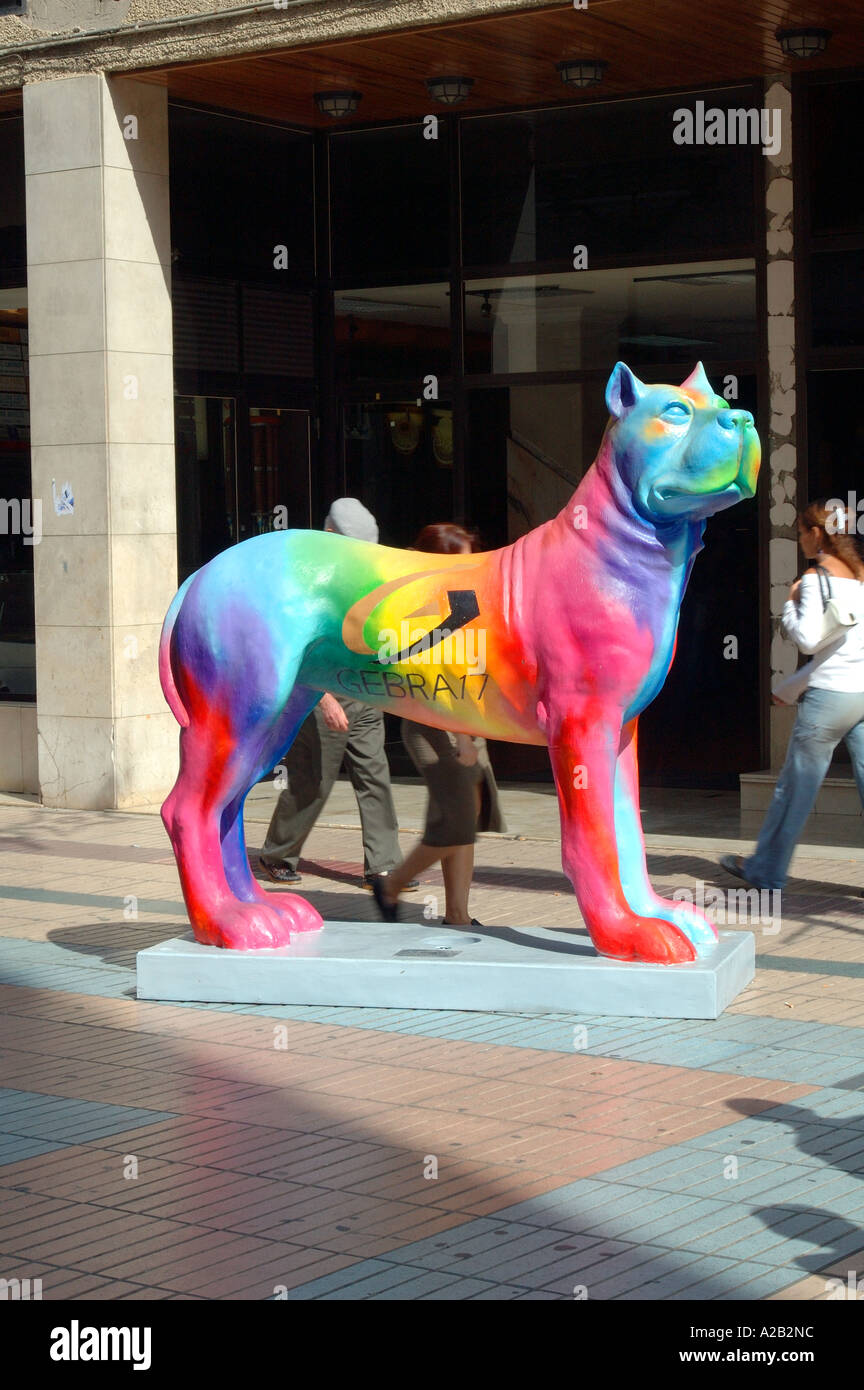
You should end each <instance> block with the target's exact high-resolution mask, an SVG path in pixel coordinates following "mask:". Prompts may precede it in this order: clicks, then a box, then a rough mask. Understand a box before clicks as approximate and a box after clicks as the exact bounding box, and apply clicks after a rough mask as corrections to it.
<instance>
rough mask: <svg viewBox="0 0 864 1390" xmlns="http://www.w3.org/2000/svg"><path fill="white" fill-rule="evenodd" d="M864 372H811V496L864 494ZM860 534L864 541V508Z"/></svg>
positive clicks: (809, 392) (808, 469) (808, 422)
mask: <svg viewBox="0 0 864 1390" xmlns="http://www.w3.org/2000/svg"><path fill="white" fill-rule="evenodd" d="M862 396H864V371H837V372H809V373H808V375H807V445H808V447H807V495H808V497H842V498H847V497H848V494H849V493H850V492H854V493H857V495H858V496H859V497H861V495H862V488H861V472H862V469H861V460H862V459H864V416H862V414H861V400H862ZM860 525H861V531H860V535H859V539H860V541H861V544H862V546H864V513H862V514H861V520H860Z"/></svg>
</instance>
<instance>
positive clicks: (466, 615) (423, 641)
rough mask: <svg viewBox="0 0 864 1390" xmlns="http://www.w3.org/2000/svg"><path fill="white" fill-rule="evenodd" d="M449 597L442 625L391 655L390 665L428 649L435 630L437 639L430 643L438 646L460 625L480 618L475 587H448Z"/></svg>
mask: <svg viewBox="0 0 864 1390" xmlns="http://www.w3.org/2000/svg"><path fill="white" fill-rule="evenodd" d="M447 598H448V600H449V603H450V612H449V613H448V614H447V616H446V618H444V619H443V620H442V623H441V626H440V627H436V628H432V630H431V631H430V632H427V633H425V634H424V636H423V637H418V639H417V641H416V642H412V644H411V646H410V647H406V648H405V649H404V651H401V652H397V654H396V656H394V657H391V659H390V661H389V662H388V665H391V666H396V665H397V664H398V663H399V662H400V661H407V660H408V658H409V657H412V656H416V655H417V654H418V653H419V652H423V651H427V650H428V646H427V644H429V638H430V637H431V636H432V633H433V632H434V634H435V640H434V642H432V643H431V644H429V645H431V646H436V645H437V644H438V643H439V642H443V641H444V638H445V637H452V636H453V633H454V632H458V631H459V629H460V627H465V626H466V624H467V623H470V622H473V620H474V619H475V618H479V616H480V605H479V603H478V602H477V595H476V593H475V592H474V590H473V589H448V590H447Z"/></svg>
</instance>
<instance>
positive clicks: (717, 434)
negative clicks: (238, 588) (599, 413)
mask: <svg viewBox="0 0 864 1390" xmlns="http://www.w3.org/2000/svg"><path fill="white" fill-rule="evenodd" d="M606 404H607V405H608V407H609V412H610V415H611V416H612V420H611V422H610V433H611V435H612V452H613V459H614V465H615V467H616V468H617V470H618V472H619V474H620V476H621V479H622V481H623V482H624V483H625V485H626V487H627V488H628V489H629V492H630V494H631V497H632V503H633V507H634V508H635V510H636V512H637V513H638V514H639V515H640V516H641V517H642V518H643V519H644V520H646V521H649V522H652V523H654V524H655V525H657V524H667V525H668V524H674V522H676V521H679V522H683V521H699V520H702V519H704V518H705V517H708V516H711V515H713V513H714V512H719V511H722V510H723V509H724V508H725V507H731V506H733V505H734V504H735V503H736V502H740V501H741V500H742V499H743V498H745V497H752V496H753V495H754V493H755V491H756V478H757V475H758V473H759V463H760V458H761V450H760V446H759V436H758V435H757V433H756V429H755V427H754V424H753V416H752V415H751V414H750V412H749V410H737V409H735V410H732V409H730V407H729V403H728V401H725V400H723V398H722V397H721V396H717V395H715V394H714V391H713V390H712V388H711V384H710V382H709V381H708V378H707V376H706V375H705V371H704V368H703V366H702V363H701V362H700V363H698V365H697V366H696V367H695V368H694V370H693V371H692V372H691V373H690V375H689V376H688V378H687V380H686V381H685V382H683V383H682V384H681V386H646V385H645V384H644V382H641V381H640V380H639V378H638V377H636V376H634V375H633V373H632V372H631V370H630V368H629V367H627V366H625V364H624V363H623V362H618V363H617V364H616V366H615V368H614V369H613V372H612V375H611V376H610V378H609V383H608V385H607V387H606Z"/></svg>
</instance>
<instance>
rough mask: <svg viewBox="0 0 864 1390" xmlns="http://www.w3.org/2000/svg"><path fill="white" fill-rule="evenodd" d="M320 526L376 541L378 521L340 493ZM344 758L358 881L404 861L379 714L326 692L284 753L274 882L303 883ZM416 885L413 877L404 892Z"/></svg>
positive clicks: (264, 863)
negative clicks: (307, 850) (305, 857)
mask: <svg viewBox="0 0 864 1390" xmlns="http://www.w3.org/2000/svg"><path fill="white" fill-rule="evenodd" d="M324 530H325V531H335V532H336V533H337V534H338V535H340V536H351V537H352V538H353V539H354V540H358V541H372V542H373V544H377V541H378V523H377V522H376V520H375V518H374V516H373V515H372V513H371V512H369V511H367V510H366V508H365V507H364V506H363V504H362V502H358V501H357V498H356V497H339V498H337V500H336V501H335V502H334V503H333V505H332V507H331V508H330V511H329V513H328V515H327V519H326V521H325V522H324ZM343 758H344V760H345V767H346V769H347V772H348V776H349V777H350V779H351V785H352V787H353V788H354V795H355V796H356V798H357V809H358V811H359V812H360V826H361V832H362V835H363V867H364V876H363V887H364V888H369V889H371V887H372V883H373V880H374V879H376V878H379V877H381V876H382V875H386V874H388V873H389V872H390V870H391V869H395V868H396V865H397V864H400V863H401V862H402V855H401V854H400V852H399V839H398V830H399V826H398V823H397V820H396V808H395V807H394V805H393V793H392V791H391V788H390V768H389V766H388V764H387V755H386V753H385V751H384V716H383V714H382V713H381V711H380V710H378V709H374V708H373V707H372V706H371V705H364V704H362V703H361V701H359V700H351V699H348V698H346V697H344V696H342V695H340V696H338V697H337V696H335V695H330V694H324V695H322V696H321V699H320V701H319V703H318V704H317V705H316V706H315V709H314V710H313V711H312V713H311V714H310V715H309V717H308V718H307V719H306V720H305V721H304V723H303V724H302V725H301V727H300V730H299V732H298V734H297V737H296V739H295V740H294V742H293V744H292V745H291V748H290V749H289V751H288V753H287V755H286V757H285V766H286V768H287V773H288V786H287V787H286V788H285V790H284V791H283V792H282V794H281V796H280V797H279V800H278V801H277V803H276V809H275V810H274V812H273V817H272V819H271V821H270V826H269V829H268V831H267V838H266V840H265V841H264V846H263V849H262V851H261V859H260V864H261V867H262V869H263V870H264V871H265V873H267V874H269V876H270V878H272V879H273V880H274V882H276V883H299V882H300V874H299V873H298V871H297V865H298V862H299V859H300V852H301V850H302V848H303V845H304V843H305V841H306V838H307V836H308V835H309V832H310V831H311V829H312V827H313V825H314V824H315V822H316V820H317V819H318V817H319V815H320V814H321V812H322V811H323V809H324V805H325V802H326V801H327V798H328V797H329V795H330V793H331V791H332V790H333V783H334V782H335V781H336V778H337V777H338V775H339V768H340V767H341V765H342V760H343ZM416 887H417V882H416V880H415V881H414V882H413V883H412V884H409V889H408V891H411V890H412V889H415V888H416Z"/></svg>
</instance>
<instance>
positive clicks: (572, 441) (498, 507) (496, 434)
mask: <svg viewBox="0 0 864 1390" xmlns="http://www.w3.org/2000/svg"><path fill="white" fill-rule="evenodd" d="M467 399H468V436H467V455H468V459H469V468H468V514H469V516H470V518H471V521H472V523H473V524H474V525H476V526H478V528H479V530H480V533H481V539H482V543H483V547H484V549H493V548H495V547H497V546H501V545H510V544H511V543H512V542H513V541H515V540H517V539H518V538H519V536H524V535H525V534H526V533H527V532H528V531H531V530H533V529H534V527H535V526H541V525H542V524H543V522H544V521H549V520H550V519H551V518H552V517H553V516H557V515H558V513H559V512H560V510H561V508H562V507H563V506H564V505H565V503H566V502H567V500H568V498H569V497H570V496H571V495H572V493H573V491H574V489H575V488H576V486H577V484H578V483H579V480H580V478H581V477H582V475H583V474H584V473H585V472H586V471H587V470H588V468H590V466H591V464H592V463H593V461H594V458H595V455H596V453H597V448H598V445H599V443H600V439H601V436H602V434H603V430H604V429H605V427H606V419H607V413H608V412H607V410H606V404H605V401H604V394H603V384H602V383H601V382H591V383H588V384H585V385H573V384H567V385H561V386H539V385H534V384H531V385H527V386H509V387H500V388H492V389H491V390H475V391H470V392H469V393H468V396H467Z"/></svg>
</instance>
